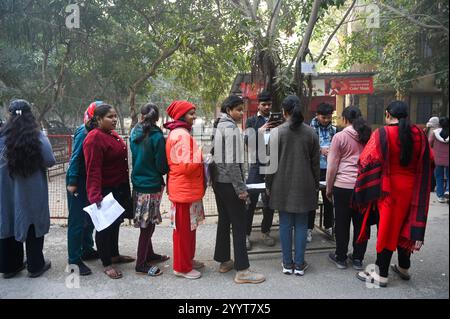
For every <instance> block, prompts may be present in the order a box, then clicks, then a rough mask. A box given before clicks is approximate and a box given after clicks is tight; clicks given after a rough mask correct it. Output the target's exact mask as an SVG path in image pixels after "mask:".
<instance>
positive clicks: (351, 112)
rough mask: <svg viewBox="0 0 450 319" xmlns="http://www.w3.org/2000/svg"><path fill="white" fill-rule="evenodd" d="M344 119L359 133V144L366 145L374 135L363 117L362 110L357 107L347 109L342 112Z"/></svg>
mask: <svg viewBox="0 0 450 319" xmlns="http://www.w3.org/2000/svg"><path fill="white" fill-rule="evenodd" d="M342 117H343V118H344V119H346V120H347V121H348V122H349V123H350V124H352V126H353V128H354V129H355V131H356V132H358V140H359V142H360V143H361V144H363V145H366V144H367V142H368V141H369V139H370V135H372V129H371V128H370V126H369V125H367V122H366V121H365V120H364V118H363V117H362V114H361V110H360V109H359V108H358V107H357V106H349V107H346V108H345V109H344V111H343V112H342Z"/></svg>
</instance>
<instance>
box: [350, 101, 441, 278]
mask: <svg viewBox="0 0 450 319" xmlns="http://www.w3.org/2000/svg"><path fill="white" fill-rule="evenodd" d="M385 120H386V124H387V126H384V127H382V128H380V129H378V130H376V131H375V132H374V133H373V134H372V136H371V138H370V140H369V142H368V143H367V145H366V147H365V148H364V150H363V152H362V153H361V156H360V159H359V164H358V177H357V180H356V185H355V191H354V195H353V203H354V205H355V207H356V208H358V209H360V210H361V211H362V213H363V218H364V221H363V226H362V227H361V232H360V236H359V238H358V241H359V242H364V241H367V240H368V238H369V236H368V232H367V231H366V228H367V227H368V225H369V217H370V216H371V215H372V214H373V213H374V212H376V211H377V212H378V232H377V245H376V250H377V260H376V265H377V268H378V269H377V270H376V271H375V272H371V273H368V272H364V271H363V272H359V273H357V278H358V279H360V280H362V281H366V282H370V283H375V284H378V285H379V286H381V287H386V286H387V284H388V272H389V264H390V262H391V258H392V254H393V252H394V251H395V250H397V252H398V262H399V264H398V265H393V266H392V270H393V271H394V272H396V273H397V274H398V275H399V276H400V277H401V278H402V279H404V280H408V279H409V278H410V274H409V272H408V269H409V268H410V265H411V261H410V255H411V253H412V252H413V251H415V250H419V249H420V248H421V247H422V244H423V241H424V237H425V228H426V222H427V216H428V205H429V200H430V186H431V175H432V173H433V170H432V168H433V156H432V152H431V149H430V146H429V144H428V139H427V137H426V135H425V133H424V132H423V130H422V129H420V128H419V127H417V126H416V125H410V123H409V120H408V105H407V104H406V103H405V102H403V101H394V102H391V103H390V104H389V105H388V107H387V109H386V112H385Z"/></svg>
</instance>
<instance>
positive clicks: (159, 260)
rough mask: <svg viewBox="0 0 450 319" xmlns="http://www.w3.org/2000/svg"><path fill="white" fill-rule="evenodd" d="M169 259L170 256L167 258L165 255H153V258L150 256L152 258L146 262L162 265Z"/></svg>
mask: <svg viewBox="0 0 450 319" xmlns="http://www.w3.org/2000/svg"><path fill="white" fill-rule="evenodd" d="M169 259H170V256H167V255H158V254H154V255H153V256H152V258H150V259H149V260H148V262H150V263H151V262H156V263H163V262H165V261H167V260H169Z"/></svg>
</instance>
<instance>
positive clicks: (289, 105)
mask: <svg viewBox="0 0 450 319" xmlns="http://www.w3.org/2000/svg"><path fill="white" fill-rule="evenodd" d="M281 107H282V109H283V110H284V111H285V112H286V113H287V114H289V115H290V116H291V120H290V121H291V124H290V125H289V128H290V129H291V130H293V131H296V130H298V128H299V127H300V126H301V125H302V124H303V121H304V120H305V118H304V117H303V113H302V109H301V105H300V99H299V98H298V96H296V95H288V96H287V97H286V98H285V99H284V100H283V102H282V103H281Z"/></svg>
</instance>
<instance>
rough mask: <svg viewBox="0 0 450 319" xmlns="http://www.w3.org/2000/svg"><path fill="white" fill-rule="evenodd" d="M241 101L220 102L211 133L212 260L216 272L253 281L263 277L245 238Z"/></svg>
mask: <svg viewBox="0 0 450 319" xmlns="http://www.w3.org/2000/svg"><path fill="white" fill-rule="evenodd" d="M243 106H244V102H243V101H242V99H241V98H240V97H238V96H235V95H232V96H230V97H228V98H227V99H226V100H225V101H224V102H223V105H222V108H221V112H222V114H221V117H220V118H219V119H218V121H217V122H216V124H215V125H214V126H215V127H216V131H215V135H214V152H213V153H214V161H215V169H214V174H213V175H214V177H213V189H214V194H215V195H216V203H217V210H218V212H219V221H218V224H217V237H216V248H215V252H214V260H215V261H218V262H220V268H219V272H221V273H226V272H228V271H230V270H231V269H233V268H235V269H236V270H237V273H236V276H235V277H234V281H235V282H236V283H238V284H245V283H249V284H257V283H261V282H263V281H264V280H265V277H264V276H263V275H262V274H259V273H256V272H253V271H251V270H250V268H249V267H250V263H249V260H248V254H247V248H246V246H245V239H246V220H247V217H246V207H245V204H246V200H248V193H247V186H246V185H245V182H244V181H245V179H244V170H243V167H242V164H243V143H242V136H241V134H240V131H239V128H238V126H237V124H236V123H238V122H240V121H241V120H242V116H243ZM230 225H232V226H233V247H234V257H235V261H234V262H233V261H232V260H231V257H230Z"/></svg>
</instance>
